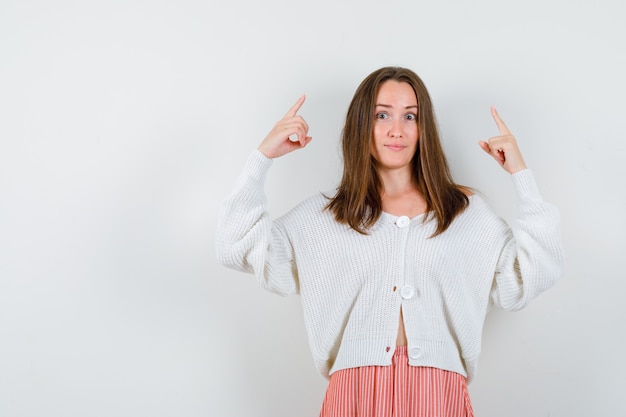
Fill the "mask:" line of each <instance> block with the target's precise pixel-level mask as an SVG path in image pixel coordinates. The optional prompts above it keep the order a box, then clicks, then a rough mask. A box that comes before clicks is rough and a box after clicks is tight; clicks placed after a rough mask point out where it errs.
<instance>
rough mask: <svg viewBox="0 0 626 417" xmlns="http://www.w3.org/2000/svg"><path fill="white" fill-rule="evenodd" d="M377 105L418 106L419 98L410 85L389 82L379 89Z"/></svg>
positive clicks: (393, 81)
mask: <svg viewBox="0 0 626 417" xmlns="http://www.w3.org/2000/svg"><path fill="white" fill-rule="evenodd" d="M376 104H377V105H389V106H393V105H395V106H401V107H410V106H417V97H416V95H415V91H413V87H411V85H410V84H409V83H406V82H403V81H396V80H387V81H385V82H384V83H382V84H381V85H380V87H379V89H378V94H377V95H376Z"/></svg>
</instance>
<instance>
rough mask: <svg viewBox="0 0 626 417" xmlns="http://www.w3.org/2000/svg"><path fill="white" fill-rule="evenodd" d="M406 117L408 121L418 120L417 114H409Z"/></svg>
mask: <svg viewBox="0 0 626 417" xmlns="http://www.w3.org/2000/svg"><path fill="white" fill-rule="evenodd" d="M405 117H406V119H407V120H417V114H415V113H409V114H407V115H406V116H405Z"/></svg>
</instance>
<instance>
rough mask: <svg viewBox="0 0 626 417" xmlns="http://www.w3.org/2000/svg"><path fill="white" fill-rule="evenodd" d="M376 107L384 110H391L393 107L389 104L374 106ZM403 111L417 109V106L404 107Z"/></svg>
mask: <svg viewBox="0 0 626 417" xmlns="http://www.w3.org/2000/svg"><path fill="white" fill-rule="evenodd" d="M376 107H385V108H389V109H390V108H392V107H393V106H392V105H390V104H378V103H377V104H376ZM405 109H417V106H406V107H405Z"/></svg>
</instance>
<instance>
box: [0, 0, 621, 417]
mask: <svg viewBox="0 0 626 417" xmlns="http://www.w3.org/2000/svg"><path fill="white" fill-rule="evenodd" d="M625 17H626V14H625V12H624V3H623V2H622V1H620V0H615V1H611V0H597V1H593V2H590V1H571V0H568V1H566V0H543V1H536V0H530V1H525V2H504V1H495V0H492V1H489V0H478V1H472V2H469V1H468V2H462V1H458V2H452V1H428V2H425V1H404V2H402V1H371V0H359V1H357V0H351V1H340V0H333V1H330V0H316V1H309V2H306V3H304V2H295V1H286V0H285V1H278V0H265V1H244V2H241V1H240V2H237V1H227V2H217V1H214V0H208V1H207V0H204V1H200V0H176V1H173V0H172V1H164V0H157V1H154V0H153V1H147V0H145V1H139V0H124V1H121V0H109V1H92V2H90V1H69V0H57V1H53V2H52V1H43V0H39V1H37V0H35V1H28V0H20V1H17V0H3V1H2V2H1V3H0V416H6V417H18V416H47V417H51V416H64V417H70V416H76V417H78V416H80V417H84V416H151V417H157V416H186V417H187V416H188V417H195V416H220V417H221V416H241V417H244V416H245V417H249V416H268V417H269V416H271V417H277V416H278V417H280V416H285V417H287V416H296V415H297V416H317V414H318V413H319V407H320V404H321V401H322V397H323V395H324V390H325V386H326V380H325V379H323V378H322V377H321V376H319V375H318V374H317V373H316V371H315V369H314V366H313V362H312V359H311V356H310V353H309V351H308V345H307V341H306V336H305V331H304V328H303V323H302V315H301V308H300V304H299V298H298V297H288V298H281V297H278V296H275V295H272V294H269V293H266V292H264V291H262V290H261V289H260V288H259V287H258V286H257V284H256V282H255V280H254V278H253V277H252V276H249V275H245V274H241V273H238V272H234V271H230V270H227V269H225V268H223V267H221V266H220V265H218V264H217V262H216V260H215V248H214V236H215V225H216V220H217V212H218V205H219V201H220V200H221V199H222V198H223V197H225V196H226V194H227V193H228V192H229V190H230V189H231V188H232V186H233V183H234V181H235V178H236V176H237V175H238V173H239V172H240V170H241V168H242V166H243V163H244V162H245V160H246V158H247V156H248V154H249V153H250V151H251V150H252V149H254V148H255V147H256V146H257V144H258V143H259V142H260V140H262V138H263V137H264V136H265V134H266V133H267V132H268V131H269V130H270V129H271V127H272V126H273V124H274V123H275V122H276V121H277V120H278V119H279V118H280V117H282V115H283V114H284V113H285V112H286V111H287V109H288V108H289V107H290V106H291V104H292V103H293V102H295V100H296V99H297V98H298V96H299V95H300V94H301V93H303V92H305V93H307V95H308V100H307V102H306V103H305V105H304V106H303V108H302V112H301V114H302V115H303V116H304V117H305V118H306V119H307V120H308V122H309V124H310V126H311V130H310V133H311V135H312V136H313V142H312V143H311V144H310V146H309V147H308V148H307V149H306V150H305V151H302V152H297V153H294V154H290V155H289V156H287V157H285V158H282V159H279V160H277V161H275V163H274V166H273V168H272V170H271V172H270V175H269V178H268V187H267V194H268V198H269V201H270V210H271V212H272V214H273V215H276V216H278V215H280V214H282V213H284V212H285V211H286V210H288V209H289V208H290V207H291V206H293V205H294V204H295V203H296V202H298V201H300V200H301V199H303V198H305V197H307V196H309V195H311V194H314V193H316V192H318V191H322V190H330V189H332V188H334V187H335V185H336V184H337V182H338V180H339V175H340V158H339V152H338V150H339V147H338V137H339V133H340V129H341V126H342V122H343V118H344V115H345V111H346V108H347V105H348V102H349V100H350V98H351V97H352V94H353V93H354V90H355V88H356V87H357V85H358V83H359V82H360V81H361V80H362V79H363V78H364V77H365V76H366V75H367V74H369V73H370V72H371V71H373V70H375V69H377V68H379V67H381V66H386V65H401V66H407V67H409V68H411V69H413V70H415V71H416V72H417V73H418V74H419V75H420V76H421V77H422V78H423V80H424V81H425V83H426V85H427V86H428V87H429V89H430V92H431V95H432V98H433V101H434V105H435V109H436V112H437V115H438V121H439V124H440V127H441V131H442V134H443V140H444V146H445V149H446V151H447V154H448V156H449V160H450V163H451V165H452V167H453V171H454V175H455V178H456V180H457V181H458V182H461V183H463V184H468V185H470V186H473V187H476V188H477V189H478V190H480V191H481V192H483V193H484V195H485V196H486V198H487V199H488V200H489V202H490V203H491V204H492V206H493V207H494V209H496V211H498V212H499V213H500V214H501V215H502V216H503V217H504V218H506V219H507V220H509V219H512V218H513V217H514V216H515V202H514V196H513V192H512V187H511V184H510V181H509V179H508V175H507V174H506V173H505V172H504V171H502V170H501V169H500V168H499V167H498V166H497V165H496V164H495V162H493V160H491V159H490V158H489V157H488V156H487V155H485V154H483V153H482V150H480V148H479V147H478V145H477V141H478V140H479V139H486V138H488V137H490V136H493V135H495V134H497V129H496V127H495V124H494V123H493V120H492V119H491V118H490V115H489V106H490V105H495V106H496V107H497V108H498V109H499V111H500V114H501V116H502V117H503V119H504V120H505V121H506V122H507V124H508V125H509V128H510V129H511V130H512V131H513V133H514V134H515V135H516V136H517V138H518V141H519V143H520V146H521V148H522V150H523V152H524V155H525V158H526V162H527V163H528V164H529V166H530V167H531V168H532V169H533V171H534V173H535V176H536V178H537V179H538V182H539V186H540V189H541V191H542V193H543V195H544V197H545V198H546V199H547V200H548V201H550V202H552V203H554V204H556V205H557V206H558V207H559V208H560V210H561V213H562V221H563V235H564V239H565V243H566V251H567V256H568V260H567V266H566V271H565V274H564V280H563V281H562V282H561V283H559V284H558V285H557V286H556V287H554V288H553V289H551V290H550V291H548V292H547V293H545V294H544V295H542V296H541V297H539V298H538V299H537V300H535V302H534V303H533V304H531V306H530V307H528V308H527V309H525V310H523V311H521V312H517V313H502V312H495V313H493V314H492V315H490V316H489V318H488V321H487V324H486V330H485V335H484V347H483V354H482V357H481V360H480V363H479V370H478V375H477V378H476V380H475V382H474V383H473V384H471V385H470V391H471V395H472V398H473V402H474V407H475V411H476V415H477V417H478V416H480V417H490V416H493V417H496V416H510V417H527V416H551V417H554V416H561V417H566V416H567V417H571V416H604V415H606V416H608V415H611V416H617V415H626V411H625V410H626V407H625V406H624V401H623V397H624V392H625V388H626V383H625V382H624V374H625V373H626V361H625V359H624V354H623V352H624V343H625V341H626V334H625V331H624V329H625V327H624V317H625V316H626V302H624V293H625V292H626V284H625V282H624V278H626V274H625V273H624V267H623V265H622V263H621V261H623V248H624V247H625V241H624V232H625V230H626V228H625V224H624V214H623V205H624V196H623V193H624V173H623V166H622V165H623V158H624V151H625V146H624V140H625V137H624V131H625V127H624V120H625V115H626V104H625V103H626V100H625V97H626V87H625V86H626V82H625V78H624V74H626V58H625V56H626V53H625V39H626V29H625V26H624V18H625ZM620 255H621V257H620Z"/></svg>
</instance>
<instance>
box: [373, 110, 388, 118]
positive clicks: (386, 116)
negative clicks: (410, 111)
mask: <svg viewBox="0 0 626 417" xmlns="http://www.w3.org/2000/svg"><path fill="white" fill-rule="evenodd" d="M376 118H377V119H378V120H385V119H389V115H388V114H387V113H385V112H384V111H381V112H378V113H376Z"/></svg>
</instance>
